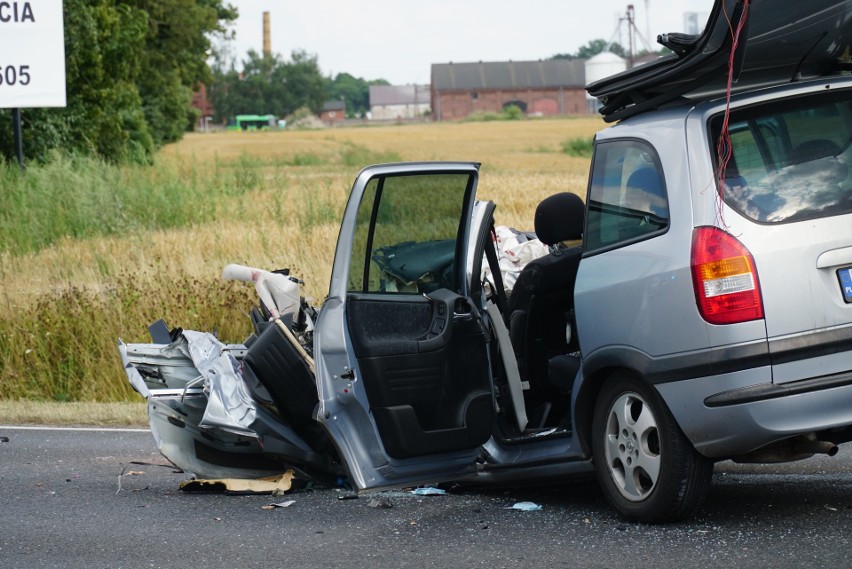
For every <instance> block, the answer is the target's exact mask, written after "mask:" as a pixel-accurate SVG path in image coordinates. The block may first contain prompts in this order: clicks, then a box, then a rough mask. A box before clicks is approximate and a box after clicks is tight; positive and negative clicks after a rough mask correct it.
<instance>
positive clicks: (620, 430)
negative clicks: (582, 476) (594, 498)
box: [592, 374, 713, 523]
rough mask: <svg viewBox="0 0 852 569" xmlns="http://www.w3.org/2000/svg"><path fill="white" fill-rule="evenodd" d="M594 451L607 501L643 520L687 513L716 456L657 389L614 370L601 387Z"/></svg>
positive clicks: (705, 485)
mask: <svg viewBox="0 0 852 569" xmlns="http://www.w3.org/2000/svg"><path fill="white" fill-rule="evenodd" d="M592 453H593V457H594V463H595V472H596V474H597V478H598V483H599V484H600V487H601V490H602V491H603V493H604V496H605V497H606V499H607V501H608V502H609V503H610V504H611V505H612V506H613V508H615V510H616V511H617V512H618V513H619V514H620V515H621V516H623V517H625V518H627V519H630V520H634V521H639V522H646V523H660V522H671V521H676V520H680V519H683V518H685V517H688V516H689V515H691V514H692V513H693V512H694V511H695V510H696V509H697V508H698V507H699V506H700V505H701V503H702V502H703V500H704V497H705V496H706V494H707V492H708V490H709V488H710V482H711V479H712V476H713V461H712V460H710V459H708V458H706V457H704V456H702V455H700V454H699V453H698V452H697V451H696V450H695V448H694V447H693V446H692V443H690V442H689V440H688V439H687V438H686V436H685V435H684V434H683V432H682V431H681V430H680V427H679V426H678V425H677V423H676V422H675V420H674V417H673V416H672V414H671V413H670V412H669V410H668V408H667V407H666V405H665V403H663V400H662V399H661V398H660V396H659V395H658V394H657V392H656V390H655V389H654V388H653V387H651V386H649V385H647V384H646V383H645V382H644V381H641V380H640V379H638V378H636V377H634V376H631V375H629V374H616V375H614V376H613V377H611V378H610V379H609V380H608V381H607V382H606V384H605V385H604V386H603V388H602V389H601V392H600V394H599V396H598V398H597V401H596V403H595V412H594V418H593V422H592Z"/></svg>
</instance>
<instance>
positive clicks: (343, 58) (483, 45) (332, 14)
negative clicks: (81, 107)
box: [229, 0, 713, 85]
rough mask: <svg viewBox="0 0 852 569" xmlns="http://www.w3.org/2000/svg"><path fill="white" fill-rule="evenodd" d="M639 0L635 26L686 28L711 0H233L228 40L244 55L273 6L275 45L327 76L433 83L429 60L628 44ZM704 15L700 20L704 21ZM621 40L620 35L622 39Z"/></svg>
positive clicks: (653, 31) (535, 56)
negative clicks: (312, 58) (299, 53)
mask: <svg viewBox="0 0 852 569" xmlns="http://www.w3.org/2000/svg"><path fill="white" fill-rule="evenodd" d="M631 1H632V2H633V5H634V8H635V22H636V27H637V29H638V32H639V34H641V35H642V36H646V37H647V36H648V35H650V36H651V37H650V38H648V41H649V42H650V43H651V47H652V48H653V49H656V48H657V47H658V46H657V44H656V37H657V34H659V33H663V32H680V31H683V30H684V29H685V28H684V25H685V24H684V12H687V11H692V12H699V13H701V14H702V17H703V18H704V19H705V20H706V16H707V14H708V13H709V11H710V9H711V7H712V4H713V0H590V1H588V0H426V1H425V2H412V1H410V0H360V1H353V0H312V1H310V2H305V1H290V2H284V1H282V0H277V1H273V0H230V3H231V4H233V5H234V6H236V7H237V9H238V10H239V13H240V16H239V19H238V21H237V22H236V23H235V25H234V26H233V29H234V31H235V32H236V39H235V40H234V41H233V42H231V44H230V48H229V49H230V51H231V54H232V56H233V57H235V58H236V60H237V62H238V64H237V67H240V64H239V62H240V61H241V60H242V59H243V58H245V54H246V52H248V50H250V49H254V50H255V51H257V52H258V53H260V52H261V51H262V49H263V12H269V14H270V22H271V26H270V27H271V39H272V51H273V52H274V53H277V54H280V55H281V56H283V57H284V58H285V59H289V57H290V54H291V52H292V51H294V50H304V51H307V52H308V53H312V54H315V55H316V56H317V59H318V62H319V66H320V69H321V70H322V73H323V75H327V76H331V77H333V76H335V75H337V74H338V73H349V74H351V75H354V76H355V77H361V78H363V79H367V80H372V79H386V80H387V81H389V82H390V83H391V84H393V85H410V84H426V83H429V78H430V69H431V64H433V63H449V62H455V63H463V62H475V61H508V60H513V61H534V60H539V59H547V58H548V57H551V56H553V55H555V54H557V53H573V52H576V51H577V49H578V48H579V47H580V46H583V45H585V44H587V43H588V42H589V41H591V40H594V39H598V38H602V39H605V40H614V41H618V42H619V43H622V44H623V45H624V46H625V47H626V45H627V41H628V40H627V25H626V23H623V24H622V25H621V28H620V29H621V33H620V36H619V21H620V19H624V17H625V15H626V13H627V5H628V4H629V3H630V2H631ZM703 25H704V20H702V22H701V26H702V27H703ZM619 38H620V39H619Z"/></svg>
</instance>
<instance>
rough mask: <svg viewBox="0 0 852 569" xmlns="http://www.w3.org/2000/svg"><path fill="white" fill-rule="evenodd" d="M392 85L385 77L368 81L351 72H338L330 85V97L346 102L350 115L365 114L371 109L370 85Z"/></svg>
mask: <svg viewBox="0 0 852 569" xmlns="http://www.w3.org/2000/svg"><path fill="white" fill-rule="evenodd" d="M371 85H390V83H388V82H387V81H385V80H384V79H374V80H372V81H367V80H365V79H362V78H361V77H353V76H352V75H350V74H349V73H338V74H337V76H335V78H334V80H332V81H331V83H330V85H329V97H328V98H329V99H334V100H343V101H345V102H346V112H347V114H348V115H349V116H356V115H363V114H364V113H366V112H367V111H369V110H370V86H371Z"/></svg>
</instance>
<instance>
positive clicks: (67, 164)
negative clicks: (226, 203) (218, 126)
mask: <svg viewBox="0 0 852 569" xmlns="http://www.w3.org/2000/svg"><path fill="white" fill-rule="evenodd" d="M259 166H260V163H259V162H258V160H256V159H253V158H251V157H249V156H243V157H241V158H240V159H238V160H236V161H235V162H232V163H230V164H224V165H217V167H216V168H214V169H212V170H204V169H202V168H200V166H199V165H198V164H197V163H188V164H180V163H179V164H160V165H158V166H157V167H155V168H152V167H148V166H138V165H127V166H117V165H114V164H110V163H106V162H103V161H101V160H98V159H95V158H87V157H82V156H63V155H56V156H54V158H53V159H52V160H50V161H49V162H47V163H45V164H36V165H30V166H29V167H28V168H27V170H26V172H21V171H20V170H19V169H18V167H17V166H16V165H14V164H11V163H4V162H0V186H2V188H3V190H2V191H3V198H4V200H3V201H4V203H3V207H2V208H0V252H12V253H14V254H16V255H19V254H21V253H27V252H34V251H38V250H41V249H44V248H46V247H49V246H51V245H53V244H54V243H56V242H58V241H59V240H61V239H63V238H71V239H86V238H89V237H95V236H103V235H125V234H127V233H129V232H138V231H145V230H158V229H167V228H173V227H186V226H190V225H193V224H198V223H204V222H207V221H211V220H213V219H215V218H216V216H217V204H219V203H221V201H222V199H223V198H229V197H234V196H240V195H243V194H245V193H247V192H249V191H251V190H253V189H255V188H257V187H259V186H260V184H261V183H262V178H261V172H260V169H259Z"/></svg>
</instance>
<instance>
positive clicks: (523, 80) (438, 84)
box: [431, 59, 589, 120]
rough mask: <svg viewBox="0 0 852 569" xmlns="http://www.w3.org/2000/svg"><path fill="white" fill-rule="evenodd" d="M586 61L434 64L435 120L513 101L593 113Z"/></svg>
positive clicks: (542, 109) (532, 110) (534, 108)
mask: <svg viewBox="0 0 852 569" xmlns="http://www.w3.org/2000/svg"><path fill="white" fill-rule="evenodd" d="M584 86H585V69H584V61H583V60H579V59H575V60H565V59H550V60H546V61H500V62H481V61H480V62H478V63H434V64H432V93H431V98H432V116H433V117H434V120H456V119H463V118H465V117H467V116H468V115H470V114H472V113H475V112H478V111H488V112H500V111H501V110H503V109H504V108H506V107H508V106H509V105H515V106H517V107H519V108H520V109H521V110H522V111H524V113H526V114H527V115H531V116H552V115H574V114H576V115H582V114H588V113H589V106H588V104H587V103H586V96H585V91H584Z"/></svg>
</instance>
